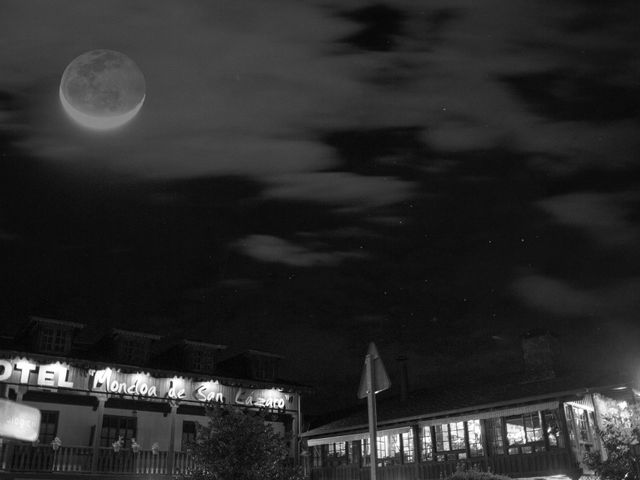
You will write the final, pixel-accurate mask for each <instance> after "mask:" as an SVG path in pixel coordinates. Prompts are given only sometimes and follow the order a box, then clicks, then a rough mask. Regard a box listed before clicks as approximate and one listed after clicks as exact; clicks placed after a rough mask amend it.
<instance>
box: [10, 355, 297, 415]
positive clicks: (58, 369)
mask: <svg viewBox="0 0 640 480" xmlns="http://www.w3.org/2000/svg"><path fill="white" fill-rule="evenodd" d="M0 382H7V383H12V384H22V385H32V386H39V387H49V388H61V389H72V390H79V391H85V392H102V393H108V394H114V395H126V396H133V397H143V398H166V399H171V400H185V401H192V402H201V403H211V402H216V403H225V404H236V405H243V406H249V407H259V408H274V409H279V410H293V409H296V408H297V405H296V402H297V397H296V395H294V394H291V393H284V392H281V391H279V390H276V389H245V388H240V387H230V386H227V385H223V384H221V383H219V382H218V381H217V380H210V381H205V382H203V381H196V380H193V379H190V378H183V377H172V378H155V377H152V376H150V375H148V374H145V373H123V372H121V371H119V370H117V369H111V368H105V369H100V370H95V369H82V368H78V367H73V366H68V365H66V364H62V363H60V362H56V363H52V364H38V363H37V362H32V361H29V360H27V359H24V358H14V359H0Z"/></svg>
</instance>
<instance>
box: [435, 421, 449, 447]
mask: <svg viewBox="0 0 640 480" xmlns="http://www.w3.org/2000/svg"><path fill="white" fill-rule="evenodd" d="M436 450H437V451H438V452H447V451H449V450H451V445H450V443H449V424H447V423H445V424H444V425H436Z"/></svg>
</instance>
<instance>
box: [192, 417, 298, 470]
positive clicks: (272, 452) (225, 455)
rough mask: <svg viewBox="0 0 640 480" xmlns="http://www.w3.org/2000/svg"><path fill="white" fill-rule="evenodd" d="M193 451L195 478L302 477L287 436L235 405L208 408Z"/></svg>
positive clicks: (262, 418)
mask: <svg viewBox="0 0 640 480" xmlns="http://www.w3.org/2000/svg"><path fill="white" fill-rule="evenodd" d="M207 415H208V417H209V424H208V425H207V426H201V427H199V428H198V432H197V436H196V441H195V442H194V443H192V444H191V446H190V451H191V456H192V460H193V465H194V466H193V468H192V469H190V470H189V471H188V472H187V473H186V475H185V477H187V478H188V479H192V480H205V479H206V480H302V479H303V478H304V476H303V475H302V472H301V469H300V468H298V467H296V466H294V465H293V464H292V462H291V461H290V459H289V456H288V448H287V444H286V439H285V438H284V437H283V436H281V435H278V434H277V433H276V432H274V430H273V428H272V426H271V425H269V424H267V423H265V418H264V415H263V414H261V413H260V412H251V411H248V410H242V409H240V408H236V407H219V406H215V407H212V408H210V409H209V410H208V411H207Z"/></svg>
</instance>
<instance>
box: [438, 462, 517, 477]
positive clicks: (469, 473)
mask: <svg viewBox="0 0 640 480" xmlns="http://www.w3.org/2000/svg"><path fill="white" fill-rule="evenodd" d="M447 480H511V477H506V476H504V475H496V474H495V473H491V472H483V471H481V470H479V469H478V468H476V467H471V468H467V466H466V465H465V464H461V465H459V466H458V468H457V469H456V471H455V473H453V474H452V475H451V476H449V477H447Z"/></svg>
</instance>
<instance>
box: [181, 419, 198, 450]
mask: <svg viewBox="0 0 640 480" xmlns="http://www.w3.org/2000/svg"><path fill="white" fill-rule="evenodd" d="M196 433H197V430H196V422H192V421H189V420H184V421H183V422H182V451H185V450H186V449H187V448H189V445H190V444H192V443H195V441H196Z"/></svg>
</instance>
